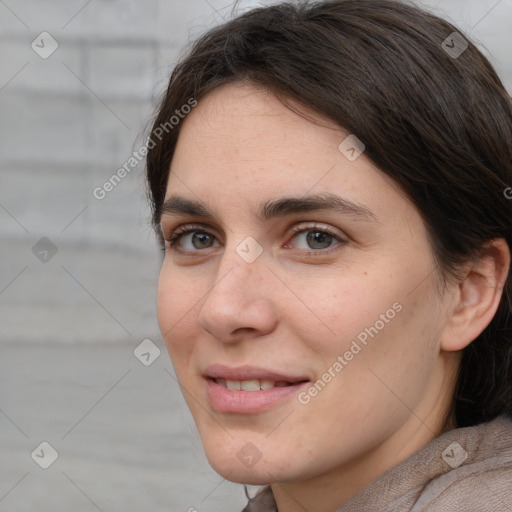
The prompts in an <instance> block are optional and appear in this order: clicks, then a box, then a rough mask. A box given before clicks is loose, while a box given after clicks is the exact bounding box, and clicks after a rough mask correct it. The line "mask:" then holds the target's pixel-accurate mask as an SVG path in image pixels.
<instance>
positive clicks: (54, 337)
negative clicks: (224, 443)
mask: <svg viewBox="0 0 512 512" xmlns="http://www.w3.org/2000/svg"><path fill="white" fill-rule="evenodd" d="M355 1H357V0H355ZM269 3H273V2H271V1H267V2H262V1H259V0H251V1H248V0H246V1H243V0H242V1H239V2H238V8H237V11H236V12H241V11H244V10H246V9H248V8H251V7H254V6H257V5H262V4H269ZM416 3H417V4H419V5H423V6H425V7H427V8H428V9H431V10H433V11H434V12H435V13H437V14H439V15H441V16H443V17H445V18H447V19H449V20H450V21H452V22H454V23H455V24H456V25H457V26H458V27H460V28H461V29H462V30H463V31H464V32H465V33H466V34H467V35H469V36H470V37H471V38H472V39H473V40H474V41H476V42H477V43H479V45H481V48H482V50H483V51H484V53H485V54H486V55H487V56H488V57H489V58H490V59H491V62H492V63H493V64H494V66H495V67H496V69H497V70H498V72H499V74H500V76H501V77H502V79H503V81H504V82H505V85H506V87H507V88H508V90H509V92H511V91H512V58H511V57H510V49H511V48H512V35H511V32H510V27H511V26H512V0H500V1H497V0H439V1H433V0H432V1H430V0H429V1H423V2H416ZM232 8H233V3H232V2H231V1H229V0H145V1H135V0H88V1H87V0H66V1H65V0H47V1H45V2H40V1H36V0H0V62H1V66H0V165H1V167H0V172H1V180H0V184H1V186H0V247H1V249H0V250H1V259H0V335H1V336H0V350H1V358H0V450H1V455H0V512H29V511H34V510H38V511H39V512H45V511H52V512H58V511H66V512H70V511H73V512H81V511H84V512H86V511H98V510H99V511H100V512H120V511H123V512H132V511H133V512H135V511H141V510H144V511H146V512H149V511H151V512H158V511H172V512H178V511H184V512H186V511H189V512H190V511H191V510H194V509H195V510H197V511H207V512H214V511H219V512H220V511H223V512H226V511H240V510H241V509H242V508H243V506H244V504H245V503H246V499H245V497H244V493H243V488H242V486H240V485H237V484H233V483H230V482H227V481H226V480H224V479H223V478H222V477H220V476H219V475H217V474H216V473H215V472H214V471H213V470H212V469H211V468H210V467H209V465H208V463H207V461H206V458H205V456H204V454H203V452H202V447H201V441H200V438H199V436H198V435H197V432H196V430H195V427H194V424H193V421H192V419H191V416H190V414H189V413H188V410H187V408H186V406H185V402H184V400H183V398H182V396H181V393H180V391H179V386H178V385H177V382H176V379H175V376H174V371H173V369H172V366H171V364H170V361H169V358H168V355H167V353H166V351H165V346H164V344H163V342H162V340H161V337H160V334H159V331H158V325H157V321H156V314H155V294H156V283H157V278H158V271H159V265H160V253H159V248H158V246H157V244H156V241H155V237H154V235H153V233H152V230H151V228H150V225H149V210H148V207H147V204H146V198H145V188H144V178H143V171H144V162H143V161H140V162H139V161H138V159H137V158H136V157H135V156H134V155H133V152H134V151H137V150H138V149H139V148H140V147H141V145H142V143H143V134H144V133H146V134H147V132H148V125H149V123H150V121H151V119H152V115H153V111H154V108H155V105H156V101H157V99H158V98H159V95H160V94H161V93H162V91H163V89H164V87H165V86H166V84H167V80H168V77H169V73H170V71H171V70H172V68H173V65H174V64H175V62H176V60H177V58H178V56H179V55H180V53H181V52H182V51H183V49H184V48H185V47H186V45H187V43H189V42H190V41H191V40H193V39H194V38H196V37H197V36H198V35H200V34H201V33H202V32H204V31H205V30H206V29H208V28H210V27H212V26H214V25H215V24H217V23H219V22H222V21H223V20H224V19H227V18H229V17H230V16H231V14H232ZM130 158H131V160H130ZM123 166H124V169H125V171H126V173H124V174H126V175H125V176H124V177H123V178H122V179H121V180H119V181H118V182H116V185H115V186H111V187H109V186H108V185H106V186H105V185H104V184H105V183H106V182H108V180H109V179H110V178H111V177H112V176H113V175H114V174H116V172H117V170H118V169H120V168H122V167H123ZM121 174H123V173H121ZM252 490H253V491H254V489H252Z"/></svg>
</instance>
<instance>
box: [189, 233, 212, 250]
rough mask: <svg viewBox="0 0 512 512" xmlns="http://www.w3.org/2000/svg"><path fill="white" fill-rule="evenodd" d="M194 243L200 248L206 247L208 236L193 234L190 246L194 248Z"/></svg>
mask: <svg viewBox="0 0 512 512" xmlns="http://www.w3.org/2000/svg"><path fill="white" fill-rule="evenodd" d="M196 241H197V242H198V243H199V245H200V246H201V247H205V246H206V247H208V242H209V241H210V235H208V234H207V233H194V236H193V237H192V244H193V245H194V247H196V244H195V242H196ZM196 248H197V247H196Z"/></svg>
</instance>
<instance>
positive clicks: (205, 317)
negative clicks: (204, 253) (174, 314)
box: [198, 248, 278, 343]
mask: <svg viewBox="0 0 512 512" xmlns="http://www.w3.org/2000/svg"><path fill="white" fill-rule="evenodd" d="M271 281H272V273H271V272H270V271H269V270H268V269H267V267H266V264H265V261H264V257H262V256H260V257H259V258H258V259H257V260H256V261H253V262H252V263H247V262H246V261H244V260H243V259H242V258H241V257H240V256H239V254H237V252H236V251H235V250H234V249H232V250H230V251H228V249H227V248H226V251H225V252H224V254H223V256H222V260H221V262H220V263H219V266H218V271H217V275H216V279H215V283H214V284H213V285H212V288H211V289H210V291H209V292H208V294H207V295H206V298H205V299H204V301H203V302H202V304H201V306H200V309H199V315H198V321H199V324H200V326H201V327H202V328H203V329H204V330H205V331H207V332H208V333H209V334H211V335H212V336H213V337H214V338H215V339H217V340H219V341H222V342H223V343H233V342H237V341H240V340H241V339H244V340H245V339H248V338H257V337H260V336H264V335H266V334H269V333H270V332H272V331H273V330H274V329H275V327H276V325H277V319H278V316H277V308H276V307H275V305H273V300H275V297H273V292H272V286H271Z"/></svg>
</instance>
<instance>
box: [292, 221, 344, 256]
mask: <svg viewBox="0 0 512 512" xmlns="http://www.w3.org/2000/svg"><path fill="white" fill-rule="evenodd" d="M292 239H295V240H297V241H298V243H295V244H294V245H295V247H296V248H297V249H301V250H305V251H308V252H328V251H326V249H327V250H328V249H331V248H334V247H336V246H337V245H339V244H342V245H344V244H346V243H347V240H345V239H343V238H342V237H341V236H340V235H338V234H336V233H334V232H332V231H331V230H330V229H329V228H327V227H325V226H318V225H313V226H307V227H304V226H303V227H298V228H296V229H295V230H294V232H293V233H292ZM333 242H334V244H333ZM286 246H289V244H287V245H286Z"/></svg>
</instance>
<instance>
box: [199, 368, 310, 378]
mask: <svg viewBox="0 0 512 512" xmlns="http://www.w3.org/2000/svg"><path fill="white" fill-rule="evenodd" d="M203 375H204V376H205V377H210V378H212V379H225V380H236V381H243V380H269V381H272V382H278V381H285V382H303V381H306V380H309V379H308V378H307V377H304V376H293V375H286V374H284V373H279V372H276V371H272V370H267V369H265V368H258V367H256V366H225V365H223V364H212V365H210V366H208V367H207V368H206V369H205V370H204V372H203Z"/></svg>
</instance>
